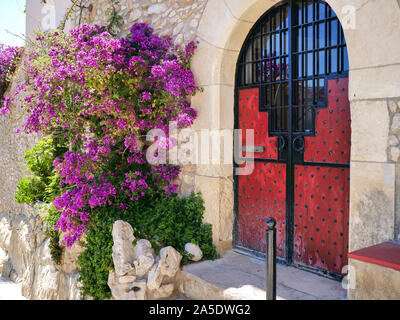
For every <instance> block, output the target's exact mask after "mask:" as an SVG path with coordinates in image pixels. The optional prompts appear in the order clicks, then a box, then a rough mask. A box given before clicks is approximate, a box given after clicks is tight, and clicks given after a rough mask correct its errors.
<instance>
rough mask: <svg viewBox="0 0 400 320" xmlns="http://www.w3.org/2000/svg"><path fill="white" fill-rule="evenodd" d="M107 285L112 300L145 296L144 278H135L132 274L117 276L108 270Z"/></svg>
mask: <svg viewBox="0 0 400 320" xmlns="http://www.w3.org/2000/svg"><path fill="white" fill-rule="evenodd" d="M107 284H108V286H109V287H110V289H111V295H112V298H113V299H114V300H144V299H145V297H146V290H147V289H146V280H145V279H142V280H136V277H134V276H125V277H118V275H117V274H116V273H115V272H114V271H112V270H110V272H109V274H108V281H107Z"/></svg>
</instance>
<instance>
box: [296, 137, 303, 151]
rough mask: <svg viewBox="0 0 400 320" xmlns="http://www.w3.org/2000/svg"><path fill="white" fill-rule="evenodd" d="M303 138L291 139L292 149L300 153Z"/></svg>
mask: <svg viewBox="0 0 400 320" xmlns="http://www.w3.org/2000/svg"><path fill="white" fill-rule="evenodd" d="M298 142H300V145H298ZM304 145H305V142H304V137H303V136H297V137H295V138H294V139H293V149H294V150H295V151H297V152H300V151H302V150H304Z"/></svg>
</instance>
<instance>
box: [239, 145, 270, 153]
mask: <svg viewBox="0 0 400 320" xmlns="http://www.w3.org/2000/svg"><path fill="white" fill-rule="evenodd" d="M264 151H265V147H264V146H242V152H252V153H263V152H264Z"/></svg>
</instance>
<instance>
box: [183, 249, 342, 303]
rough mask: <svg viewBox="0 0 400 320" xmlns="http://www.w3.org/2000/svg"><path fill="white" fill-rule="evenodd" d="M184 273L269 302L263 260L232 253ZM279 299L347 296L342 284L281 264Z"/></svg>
mask: <svg viewBox="0 0 400 320" xmlns="http://www.w3.org/2000/svg"><path fill="white" fill-rule="evenodd" d="M184 271H186V272H188V273H191V274H194V275H195V276H197V277H199V278H201V279H202V280H204V281H206V282H208V283H210V284H212V285H214V286H216V287H218V288H219V289H221V290H222V291H223V292H224V295H226V294H227V295H229V296H231V297H233V298H235V299H259V300H264V299H265V261H262V260H260V259H256V258H253V257H250V256H247V255H244V254H241V253H238V252H235V251H229V252H228V253H226V254H225V255H224V256H223V257H222V258H221V259H218V260H214V261H204V262H200V263H193V264H190V265H186V266H185V267H184ZM277 299H281V300H343V299H347V293H346V291H345V290H344V289H343V288H342V286H341V283H340V282H338V281H334V280H330V279H327V278H324V277H321V276H318V275H316V274H313V273H310V272H306V271H302V270H300V269H297V268H293V267H287V266H283V265H277Z"/></svg>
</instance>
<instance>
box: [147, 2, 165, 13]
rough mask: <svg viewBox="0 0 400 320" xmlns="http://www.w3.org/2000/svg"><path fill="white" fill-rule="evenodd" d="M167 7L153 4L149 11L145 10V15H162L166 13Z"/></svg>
mask: <svg viewBox="0 0 400 320" xmlns="http://www.w3.org/2000/svg"><path fill="white" fill-rule="evenodd" d="M167 9H168V7H167V6H166V5H165V4H162V3H161V4H155V5H153V6H150V7H149V9H148V10H147V12H146V14H147V15H151V14H157V15H159V14H162V13H163V12H164V11H166V10H167Z"/></svg>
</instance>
